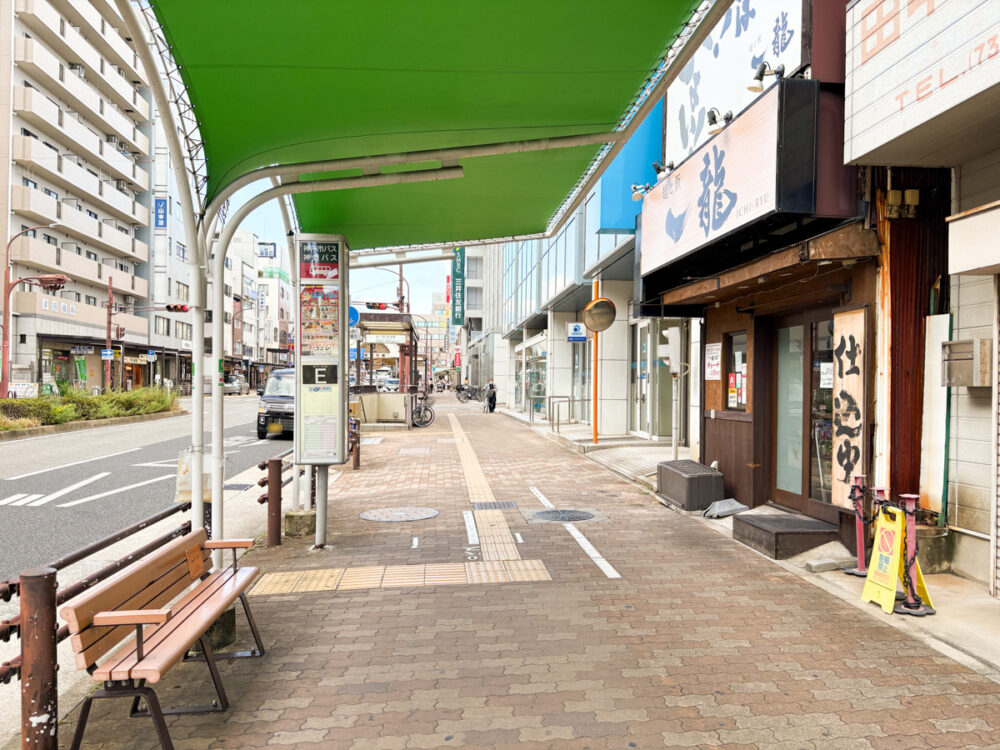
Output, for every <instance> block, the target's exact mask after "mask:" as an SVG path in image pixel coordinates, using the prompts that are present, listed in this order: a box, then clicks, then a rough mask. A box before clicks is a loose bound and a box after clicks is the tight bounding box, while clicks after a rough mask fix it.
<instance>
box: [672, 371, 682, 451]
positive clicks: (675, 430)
mask: <svg viewBox="0 0 1000 750" xmlns="http://www.w3.org/2000/svg"><path fill="white" fill-rule="evenodd" d="M679 383H680V378H679V377H678V375H677V373H676V372H675V373H674V374H673V376H672V384H673V394H672V395H673V402H674V406H673V416H672V417H671V419H672V422H671V424H670V427H671V430H670V432H671V435H672V438H671V442H672V443H673V445H674V461H676V460H677V456H678V451H679V447H678V446H679V444H680V441H679V440H678V439H677V433H678V426H677V418H678V416H679V412H680V402H681V395H680V389H679Z"/></svg>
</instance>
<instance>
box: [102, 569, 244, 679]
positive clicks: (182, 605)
mask: <svg viewBox="0 0 1000 750" xmlns="http://www.w3.org/2000/svg"><path fill="white" fill-rule="evenodd" d="M233 572H234V571H233V570H232V569H231V568H226V569H223V570H217V571H215V572H213V573H212V574H211V575H210V576H209V577H208V578H206V579H205V580H203V581H201V582H200V583H199V584H198V586H197V587H196V588H194V589H192V590H191V591H189V592H187V594H185V595H184V597H183V598H182V599H181V600H180V601H178V602H176V603H175V604H174V605H173V606H172V609H173V611H174V617H173V618H171V619H172V620H174V622H172V623H170V624H164V625H157V626H154V627H151V628H146V630H145V631H144V632H143V645H144V649H143V650H144V651H146V652H147V653H148V652H149V651H151V650H152V649H153V648H155V647H156V646H157V645H158V644H159V642H160V641H161V640H163V638H164V637H165V636H166V635H169V633H170V632H171V631H172V630H173V629H174V628H176V627H179V625H180V624H181V623H182V622H183V620H184V617H185V616H187V614H188V613H189V612H190V611H191V607H198V606H200V605H202V604H203V603H204V602H206V601H208V600H210V599H211V598H212V595H213V593H214V592H215V590H216V589H218V588H219V587H221V586H222V585H224V584H225V582H226V581H227V580H229V579H230V578H231V577H232V575H233ZM134 654H135V642H134V641H132V642H128V643H127V644H126V645H125V647H124V648H122V649H119V650H118V651H116V652H115V653H114V654H113V655H111V656H110V657H108V658H107V659H105V660H104V663H103V664H102V665H101V669H103V670H106V671H108V670H114V669H116V668H117V667H118V665H119V664H121V663H124V662H125V661H126V660H128V659H129V658H131V657H132V655H134Z"/></svg>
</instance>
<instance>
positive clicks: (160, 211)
mask: <svg viewBox="0 0 1000 750" xmlns="http://www.w3.org/2000/svg"><path fill="white" fill-rule="evenodd" d="M153 213H154V215H155V216H156V224H155V228H156V229H166V228H167V199H166V198H157V199H156V200H155V203H154V205H153Z"/></svg>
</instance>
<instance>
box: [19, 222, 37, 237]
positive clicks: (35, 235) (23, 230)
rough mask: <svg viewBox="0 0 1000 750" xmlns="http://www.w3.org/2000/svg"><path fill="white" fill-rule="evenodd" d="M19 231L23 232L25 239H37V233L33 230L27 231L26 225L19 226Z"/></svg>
mask: <svg viewBox="0 0 1000 750" xmlns="http://www.w3.org/2000/svg"><path fill="white" fill-rule="evenodd" d="M21 231H22V232H24V236H25V237H37V236H38V232H36V231H35V230H34V229H28V225H27V224H22V225H21Z"/></svg>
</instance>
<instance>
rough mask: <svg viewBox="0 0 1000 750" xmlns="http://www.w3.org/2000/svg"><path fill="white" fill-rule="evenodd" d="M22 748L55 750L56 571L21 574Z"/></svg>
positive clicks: (56, 701) (57, 704)
mask: <svg viewBox="0 0 1000 750" xmlns="http://www.w3.org/2000/svg"><path fill="white" fill-rule="evenodd" d="M21 623H22V628H21V748H22V750H27V748H31V749H32V750H56V748H57V747H58V746H59V737H58V734H57V730H56V723H57V721H58V719H59V700H58V691H57V686H56V669H57V661H56V570H55V568H34V569H32V570H26V571H24V572H23V573H21Z"/></svg>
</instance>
